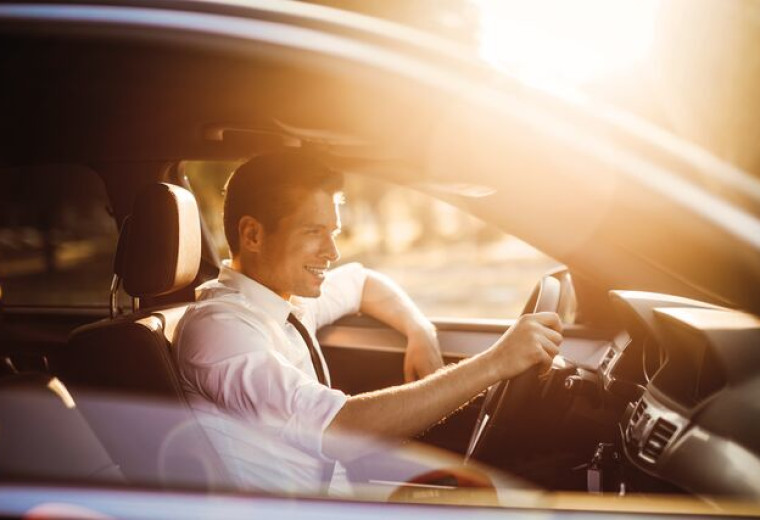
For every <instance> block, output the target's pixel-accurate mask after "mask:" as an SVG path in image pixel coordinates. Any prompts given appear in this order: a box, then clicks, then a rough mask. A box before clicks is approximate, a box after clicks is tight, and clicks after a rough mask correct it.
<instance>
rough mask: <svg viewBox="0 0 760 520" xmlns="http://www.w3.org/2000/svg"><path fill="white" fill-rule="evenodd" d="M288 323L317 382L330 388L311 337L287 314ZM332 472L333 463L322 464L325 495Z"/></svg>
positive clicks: (304, 328)
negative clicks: (298, 337)
mask: <svg viewBox="0 0 760 520" xmlns="http://www.w3.org/2000/svg"><path fill="white" fill-rule="evenodd" d="M288 322H290V324H291V325H293V326H294V327H295V328H296V330H297V331H298V333H299V334H300V335H301V337H302V338H303V340H304V342H305V343H306V346H307V347H309V354H310V355H311V362H312V364H313V365H314V371H315V372H316V373H317V380H319V382H320V383H322V384H323V385H325V386H330V380H329V379H328V378H327V370H325V366H324V365H323V364H322V358H321V357H319V352H317V349H316V347H315V346H314V342H313V341H312V340H311V335H310V334H309V332H308V331H307V330H306V327H304V326H303V323H301V322H300V321H299V320H298V318H296V317H295V315H294V314H293V313H290V314H288ZM334 472H335V463H334V462H326V463H324V464H322V491H323V492H324V493H325V494H327V491H328V490H329V489H330V481H332V476H333V473H334Z"/></svg>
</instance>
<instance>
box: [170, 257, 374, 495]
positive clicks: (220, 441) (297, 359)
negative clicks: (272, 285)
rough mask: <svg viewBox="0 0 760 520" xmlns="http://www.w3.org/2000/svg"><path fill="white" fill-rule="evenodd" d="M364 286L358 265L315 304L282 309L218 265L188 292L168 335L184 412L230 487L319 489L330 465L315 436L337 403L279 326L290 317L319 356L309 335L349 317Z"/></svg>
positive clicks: (298, 340) (333, 275) (343, 270)
mask: <svg viewBox="0 0 760 520" xmlns="http://www.w3.org/2000/svg"><path fill="white" fill-rule="evenodd" d="M365 278H366V274H365V270H364V268H363V267H362V266H361V265H360V264H348V265H345V266H342V267H338V268H335V269H333V270H332V271H329V272H328V273H327V275H326V279H325V281H324V283H323V285H322V294H321V296H319V297H318V298H297V297H293V298H292V299H291V301H290V302H288V301H286V300H284V299H282V298H281V297H280V296H278V295H277V294H275V293H274V292H272V291H271V290H270V289H268V288H266V287H265V286H263V285H261V284H259V283H258V282H256V281H255V280H253V279H251V278H248V277H247V276H245V275H243V274H241V273H239V272H237V271H234V270H233V269H231V268H229V267H227V266H223V267H222V269H221V271H220V273H219V278H218V279H217V280H212V281H209V282H206V283H204V284H203V285H201V286H200V287H198V290H197V302H196V303H195V304H193V305H191V306H190V308H189V309H188V311H187V312H186V314H185V316H184V317H183V319H182V320H181V322H180V323H179V325H178V327H177V331H176V333H175V337H174V340H175V341H174V344H175V346H176V356H177V362H178V366H179V370H180V377H181V380H182V385H183V389H184V391H185V393H186V395H187V397H188V400H189V402H190V405H191V407H192V408H193V410H194V411H195V412H196V416H197V417H198V419H199V422H200V423H201V425H202V426H203V428H204V429H205V430H206V432H207V434H208V436H209V438H210V440H211V442H212V444H213V445H214V447H215V448H216V450H217V451H218V452H219V454H220V456H221V458H222V461H223V462H224V464H225V465H226V466H227V470H228V473H229V474H230V475H231V476H232V477H233V478H234V479H235V480H236V482H235V483H236V484H237V485H240V486H242V487H244V488H247V489H250V488H253V489H260V490H266V491H275V492H298V493H310V492H318V491H319V490H320V489H321V483H320V478H321V476H322V471H323V468H324V464H325V463H326V462H331V461H330V460H329V459H327V458H326V457H325V456H324V454H323V453H322V436H323V433H324V431H325V429H326V428H327V426H329V424H330V422H332V420H333V418H334V417H335V415H336V414H337V413H338V411H339V410H340V409H341V407H342V406H343V404H344V403H345V402H346V399H347V396H346V395H345V394H344V393H343V392H341V391H339V390H335V389H331V388H328V387H327V386H324V385H322V384H320V383H319V382H318V381H317V376H316V373H315V371H314V366H313V364H312V360H311V356H310V354H309V350H308V347H307V346H306V343H305V342H304V340H303V338H302V337H301V335H300V334H299V333H298V331H297V330H296V329H295V327H293V325H291V324H290V323H288V321H287V318H288V315H289V314H290V313H291V312H292V313H293V314H294V315H295V316H296V317H297V318H298V319H299V320H300V321H301V322H302V323H303V324H304V326H305V328H306V329H307V331H308V332H309V334H310V335H311V336H312V340H313V342H314V345H315V347H316V350H317V352H318V353H319V356H320V357H321V356H322V352H321V349H320V347H319V344H318V343H317V341H316V338H315V332H316V330H317V329H318V328H319V327H321V326H323V325H326V324H329V323H331V322H333V321H335V320H336V319H338V318H340V317H341V316H344V315H346V314H350V313H354V312H358V310H359V306H360V303H361V295H362V290H363V287H364V280H365ZM328 378H329V375H328ZM328 380H329V379H328ZM339 473H340V471H339ZM341 479H344V475H338V477H337V478H336V479H335V480H341Z"/></svg>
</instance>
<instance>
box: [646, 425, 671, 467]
mask: <svg viewBox="0 0 760 520" xmlns="http://www.w3.org/2000/svg"><path fill="white" fill-rule="evenodd" d="M677 429H678V428H677V427H676V425H675V424H673V423H670V422H668V421H666V420H665V419H657V422H656V423H655V425H654V428H652V432H651V433H650V434H649V437H647V441H646V442H645V443H644V446H643V447H642V448H641V456H642V457H643V458H644V459H646V460H649V461H650V462H657V459H658V458H659V457H660V455H662V452H663V451H665V447H666V446H667V445H668V443H669V442H670V439H672V438H673V435H675V433H676V430H677Z"/></svg>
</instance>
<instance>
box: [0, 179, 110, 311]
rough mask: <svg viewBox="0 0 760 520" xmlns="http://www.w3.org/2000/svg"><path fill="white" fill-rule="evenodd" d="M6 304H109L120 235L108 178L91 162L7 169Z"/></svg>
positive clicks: (3, 226)
mask: <svg viewBox="0 0 760 520" xmlns="http://www.w3.org/2000/svg"><path fill="white" fill-rule="evenodd" d="M0 184H1V185H2V188H0V289H2V303H3V305H4V306H8V307H10V306H45V307H47V306H54V307H59V306H86V307H93V306H95V307H107V306H108V300H109V297H108V293H109V287H110V283H111V276H112V273H113V254H114V251H115V249H116V242H117V240H118V231H117V229H116V225H115V223H114V220H113V219H112V218H111V216H110V215H109V213H108V201H107V196H106V192H105V188H104V186H103V183H102V182H101V180H100V178H99V177H98V176H97V175H96V174H95V173H94V172H93V171H92V170H89V169H87V168H84V167H76V166H45V167H34V168H14V169H4V170H2V171H0Z"/></svg>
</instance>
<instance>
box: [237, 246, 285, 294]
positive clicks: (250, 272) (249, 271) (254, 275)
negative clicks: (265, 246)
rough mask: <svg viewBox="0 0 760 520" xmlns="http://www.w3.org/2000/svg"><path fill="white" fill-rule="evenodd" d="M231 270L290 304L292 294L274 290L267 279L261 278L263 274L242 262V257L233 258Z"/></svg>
mask: <svg viewBox="0 0 760 520" xmlns="http://www.w3.org/2000/svg"><path fill="white" fill-rule="evenodd" d="M230 268H231V269H232V270H233V271H237V272H238V273H240V274H242V275H244V276H247V277H248V278H250V279H251V280H253V281H255V282H257V283H260V284H261V285H263V286H264V287H266V288H267V289H269V290H270V291H272V292H273V293H275V294H276V295H277V296H279V297H280V298H282V299H283V300H285V301H286V302H290V299H291V296H292V295H290V294H283V293H280V292H278V291H277V290H275V289H273V288H272V287H271V285H270V284H268V283H267V282H266V279H265V277H263V276H261V273H259V271H258V270H257V269H255V267H254V266H251V265H246V262H242V261H241V260H240V256H237V257H232V260H230Z"/></svg>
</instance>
